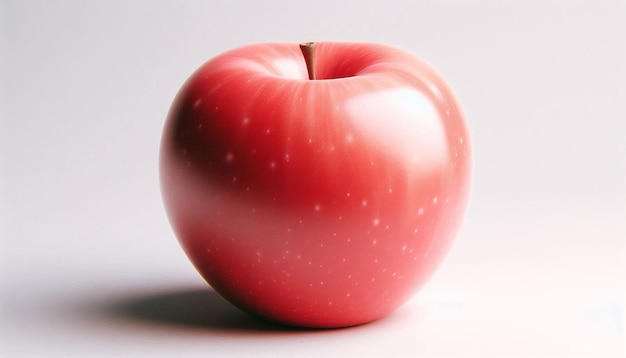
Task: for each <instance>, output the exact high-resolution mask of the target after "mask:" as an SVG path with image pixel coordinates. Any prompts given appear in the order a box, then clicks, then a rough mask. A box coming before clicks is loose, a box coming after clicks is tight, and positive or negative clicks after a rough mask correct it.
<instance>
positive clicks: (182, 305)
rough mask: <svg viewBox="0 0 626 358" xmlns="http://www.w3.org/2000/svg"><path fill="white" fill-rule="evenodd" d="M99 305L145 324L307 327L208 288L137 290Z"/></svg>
mask: <svg viewBox="0 0 626 358" xmlns="http://www.w3.org/2000/svg"><path fill="white" fill-rule="evenodd" d="M102 308H103V309H102V310H101V313H105V314H106V315H107V316H112V317H113V318H121V319H126V320H132V321H138V322H142V323H147V324H160V325H169V326H179V327H186V328H197V329H212V330H220V331H224V330H239V331H256V332H262V331H269V332H298V331H310V330H307V329H303V328H297V327H289V326H283V325H279V324H276V323H272V322H269V321H266V320H263V319H260V318H257V317H255V316H252V315H250V314H248V313H246V312H244V311H241V310H240V309H238V308H237V307H235V306H233V305H232V304H231V303H229V302H228V301H226V300H225V299H224V298H222V297H221V296H220V295H219V294H218V293H217V292H215V291H214V290H212V289H210V288H206V289H188V290H177V291H166V292H156V293H143V294H137V295H133V296H129V297H124V298H116V299H114V300H113V301H112V302H108V303H107V304H105V305H104V307H102Z"/></svg>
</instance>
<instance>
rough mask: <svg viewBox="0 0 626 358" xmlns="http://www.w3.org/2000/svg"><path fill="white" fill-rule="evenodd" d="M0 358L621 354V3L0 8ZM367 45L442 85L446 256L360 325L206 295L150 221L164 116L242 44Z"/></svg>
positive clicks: (624, 82)
mask: <svg viewBox="0 0 626 358" xmlns="http://www.w3.org/2000/svg"><path fill="white" fill-rule="evenodd" d="M0 13H1V17H0V19H1V21H2V23H1V27H0V31H1V41H2V42H1V43H0V65H1V71H2V72H1V74H2V78H1V83H2V93H1V96H0V98H1V102H0V120H1V122H0V123H1V127H0V189H1V191H0V220H1V221H0V238H1V242H0V243H1V246H0V250H1V251H0V255H1V256H0V283H1V285H2V286H1V291H0V302H1V311H0V312H1V315H2V316H1V317H0V327H1V331H0V356H2V357H5V356H6V357H28V356H35V357H44V356H45V357H53V356H62V357H73V356H75V357H97V356H102V357H113V356H126V357H131V356H132V357H139V356H150V357H156V356H172V357H174V356H176V357H181V356H203V357H205V356H219V357H224V356H257V357H260V356H272V357H276V356H289V357H293V356H311V357H330V356H342V357H345V356H357V355H361V356H386V357H392V356H414V357H623V356H624V354H625V347H624V341H625V333H624V331H625V328H624V322H625V320H624V310H625V307H624V298H625V292H624V290H625V287H626V285H625V275H624V272H626V267H625V266H626V265H625V261H626V253H625V240H626V161H625V159H624V155H625V154H626V128H625V127H626V2H624V1H617V0H616V1H555V0H537V1H496V0H493V1H461V0H458V1H451V0H450V1H435V0H432V1H417V0H416V1H392V0H386V1H366V0H358V1H356V0H355V1H338V0H332V1H326V0H316V1H309V2H306V3H305V2H302V3H300V2H297V1H287V0H285V1H277V0H265V1H258V2H252V1H214V0H213V1H169V2H164V1H121V0H116V1H97V2H96V1H67V0H63V1H33V0H30V1H29V0H26V1H17V0H15V1H8V0H5V1H2V2H1V3H0ZM311 40H317V41H320V40H345V41H353V40H359V41H375V42H384V43H389V44H392V45H396V46H400V47H403V48H405V49H408V50H410V51H412V52H414V53H416V54H418V55H420V56H422V57H423V58H425V59H427V60H428V61H429V62H431V63H432V64H433V65H435V67H437V68H438V69H439V70H440V72H442V73H443V74H444V76H445V77H446V78H447V79H448V81H449V82H450V84H451V85H452V87H453V88H454V89H455V90H456V93H457V96H458V97H459V99H460V101H461V103H462V105H463V107H464V109H465V113H466V115H467V120H468V123H469V125H470V128H471V130H472V135H473V142H474V148H475V175H474V187H473V195H472V200H471V204H470V208H469V211H468V215H467V220H466V222H465V225H464V227H463V229H462V231H461V233H460V234H459V236H458V240H457V242H456V244H455V246H454V248H453V250H452V252H451V253H450V255H449V256H448V258H447V260H446V261H445V262H444V264H443V265H442V267H441V269H440V270H439V271H438V273H437V274H436V275H435V277H434V278H433V279H432V280H431V281H430V282H429V284H428V285H427V286H426V287H425V288H424V289H423V290H422V291H421V292H420V294H419V295H417V296H416V297H415V299H413V300H412V301H411V302H410V303H408V304H407V305H405V306H404V307H403V308H401V309H400V310H398V311H397V312H396V313H394V314H393V315H391V316H390V317H388V318H387V319H383V320H381V321H378V322H375V323H372V324H368V325H364V326H360V327H355V328H350V329H342V330H331V331H297V330H296V331H294V330H286V329H281V328H279V327H276V326H272V325H268V324H265V323H262V322H259V321H255V320H253V319H251V318H249V317H248V316H246V315H245V314H242V313H240V312H239V311H237V310H236V309H234V308H232V307H231V306H230V305H229V304H227V303H225V302H224V301H223V300H221V299H220V298H219V297H218V296H217V295H216V294H215V293H213V292H212V291H210V290H208V289H207V285H206V284H205V283H204V282H203V281H202V280H201V279H200V277H199V275H198V274H197V273H196V272H195V271H194V269H193V268H192V266H191V264H189V262H188V261H187V259H186V257H185V256H184V254H183V253H182V251H181V249H180V248H179V246H178V243H177V241H176V239H175V238H174V236H173V234H172V232H171V229H170V227H169V224H168V222H167V220H166V217H165V214H164V211H163V207H162V204H161V197H160V192H159V183H158V176H157V168H158V161H157V158H158V146H159V140H160V134H161V129H162V125H163V122H164V119H165V115H166V112H167V110H168V107H169V105H170V103H171V101H172V99H173V97H174V95H175V93H176V91H177V90H178V89H179V87H180V85H181V84H182V82H183V81H184V80H185V79H186V78H187V76H188V75H190V74H191V72H192V71H193V70H195V69H196V68H197V67H198V66H199V65H200V64H201V63H203V62H204V61H206V60H208V59H209V58H211V57H213V56H215V55H217V54H219V53H221V52H223V51H225V50H228V49H231V48H233V47H237V46H240V45H244V44H248V43H255V42H264V41H288V42H302V41H311Z"/></svg>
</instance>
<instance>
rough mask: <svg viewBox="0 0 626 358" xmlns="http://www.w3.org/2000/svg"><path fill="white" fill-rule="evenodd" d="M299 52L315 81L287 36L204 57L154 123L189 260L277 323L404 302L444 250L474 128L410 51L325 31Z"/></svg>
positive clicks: (320, 323)
mask: <svg viewBox="0 0 626 358" xmlns="http://www.w3.org/2000/svg"><path fill="white" fill-rule="evenodd" d="M309 47H312V46H309ZM309 47H305V49H307V48H309ZM307 56H308V58H309V62H310V63H309V69H310V70H311V72H315V76H316V78H317V79H315V80H313V79H309V76H308V75H307V65H306V64H305V59H304V56H303V54H302V53H301V50H300V49H299V47H298V45H297V44H284V43H272V44H258V45H251V46H246V47H242V48H238V49H235V50H232V51H229V52H227V53H224V54H222V55H220V56H218V57H215V58H214V59H212V60H210V61H209V62H207V63H205V64H204V65H202V66H201V67H200V68H199V69H198V70H197V71H196V72H195V73H194V74H193V75H192V76H191V78H189V79H188V81H187V82H186V83H185V84H184V86H183V88H182V89H181V90H180V92H179V93H178V95H177V97H176V99H175V101H174V103H173V105H172V108H171V110H170V113H169V116H168V119H167V122H166V124H165V129H164V133H163V138H162V143H161V158H160V164H161V166H160V175H161V184H162V193H163V199H164V203H165V208H166V210H167V213H168V216H169V219H170V222H171V224H172V226H173V229H174V231H175V233H176V235H177V237H178V239H179V241H180V243H181V245H182V247H183V248H184V250H185V252H186V254H187V255H188V257H189V258H190V260H191V261H192V263H193V264H194V265H195V267H196V268H197V270H198V271H199V272H200V274H201V275H202V276H203V277H204V279H205V280H206V281H207V282H208V283H209V284H210V285H211V286H212V287H213V288H214V289H215V290H216V291H217V292H219V293H220V294H221V295H222V296H224V297H225V298H226V299H228V300H229V301H230V302H232V303H233V304H235V305H236V306H238V307H240V308H242V309H244V310H246V311H248V312H251V313H253V314H256V315H258V316H261V317H264V318H266V319H269V320H273V321H276V322H280V323H283V324H288V325H296V326H306V327H342V326H350V325H357V324H361V323H366V322H369V321H372V320H376V319H378V318H381V317H383V316H385V315H387V314H389V313H390V312H392V311H393V310H395V309H396V308H398V307H399V306H401V305H402V304H403V303H405V302H406V301H407V300H408V299H409V298H410V297H411V296H412V295H413V294H414V293H415V292H416V291H417V289H418V288H419V287H420V286H422V285H423V284H424V282H425V281H426V280H427V279H428V278H429V276H431V274H432V273H433V271H434V269H435V268H436V267H437V266H438V264H439V263H440V262H441V260H442V258H443V257H444V255H445V254H446V252H447V251H448V249H449V248H450V245H451V242H452V240H453V238H454V236H455V235H456V232H457V231H458V229H459V227H460V224H461V222H462V219H463V215H464V212H465V209H466V205H467V202H468V196H469V189H470V179H471V178H470V177H471V170H472V162H471V147H470V137H469V133H468V129H467V125H466V123H465V121H464V118H463V115H462V113H461V110H460V108H459V105H458V103H457V101H456V99H455V97H454V95H453V93H452V91H451V90H450V88H449V87H448V85H447V84H446V83H445V82H444V80H443V79H442V78H441V76H440V75H439V74H438V73H437V72H436V71H435V70H434V69H433V68H432V67H431V66H430V65H428V64H427V63H426V62H424V61H423V60H421V59H420V58H418V57H416V56H415V55H412V54H410V53H408V52H405V51H403V50H400V49H397V48H394V47H390V46H386V45H381V44H368V43H331V42H328V43H326V42H321V43H317V44H316V52H315V53H314V54H307ZM312 59H314V60H315V61H311V60H312ZM311 75H313V73H312V74H311Z"/></svg>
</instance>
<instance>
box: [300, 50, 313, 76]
mask: <svg viewBox="0 0 626 358" xmlns="http://www.w3.org/2000/svg"><path fill="white" fill-rule="evenodd" d="M300 51H302V56H304V62H305V63H306V70H307V72H308V73H309V80H315V79H316V78H315V42H304V43H301V44H300Z"/></svg>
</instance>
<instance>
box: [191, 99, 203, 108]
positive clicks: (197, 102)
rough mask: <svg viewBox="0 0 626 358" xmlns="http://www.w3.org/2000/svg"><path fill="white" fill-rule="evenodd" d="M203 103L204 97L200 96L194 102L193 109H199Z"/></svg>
mask: <svg viewBox="0 0 626 358" xmlns="http://www.w3.org/2000/svg"><path fill="white" fill-rule="evenodd" d="M201 104H202V99H200V98H198V99H197V100H195V101H194V102H193V109H198V107H200V105H201Z"/></svg>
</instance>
